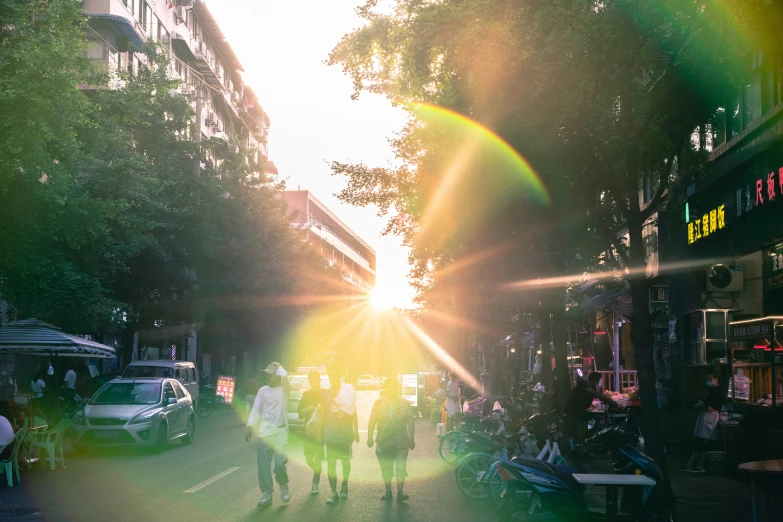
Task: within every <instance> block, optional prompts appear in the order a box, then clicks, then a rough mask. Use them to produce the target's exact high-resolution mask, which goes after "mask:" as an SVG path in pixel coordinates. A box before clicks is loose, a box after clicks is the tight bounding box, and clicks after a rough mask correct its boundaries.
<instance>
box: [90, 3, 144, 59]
mask: <svg viewBox="0 0 783 522" xmlns="http://www.w3.org/2000/svg"><path fill="white" fill-rule="evenodd" d="M82 8H83V9H84V13H85V14H86V15H87V17H88V19H89V22H90V25H91V26H93V27H108V28H110V29H111V30H112V31H114V32H115V33H116V34H117V36H119V37H121V38H124V39H125V40H127V41H128V43H130V44H133V46H135V47H137V48H141V46H142V45H143V43H144V42H145V41H146V40H147V32H146V30H145V29H144V26H143V25H142V24H141V23H140V22H139V21H138V20H137V19H136V17H135V16H134V15H133V13H132V12H131V11H130V9H129V8H128V7H127V6H126V5H125V4H124V3H123V2H122V0H84V1H83V2H82Z"/></svg>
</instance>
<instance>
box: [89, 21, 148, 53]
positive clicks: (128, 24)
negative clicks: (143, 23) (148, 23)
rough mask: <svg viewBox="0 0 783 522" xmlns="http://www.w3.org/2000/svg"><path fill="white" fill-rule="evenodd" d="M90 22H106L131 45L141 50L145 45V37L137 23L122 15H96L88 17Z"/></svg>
mask: <svg viewBox="0 0 783 522" xmlns="http://www.w3.org/2000/svg"><path fill="white" fill-rule="evenodd" d="M87 16H88V17H89V19H90V22H91V23H92V22H105V23H107V24H109V25H111V26H112V27H113V28H114V29H116V30H117V31H119V32H120V33H121V34H122V35H123V36H124V37H125V38H127V39H128V41H129V42H130V43H132V44H133V45H134V46H136V47H138V48H139V49H141V46H142V44H143V43H144V39H145V35H144V33H143V32H142V31H141V30H140V29H137V27H136V23H135V22H133V21H131V20H129V19H127V18H125V17H124V16H120V15H111V14H96V15H87Z"/></svg>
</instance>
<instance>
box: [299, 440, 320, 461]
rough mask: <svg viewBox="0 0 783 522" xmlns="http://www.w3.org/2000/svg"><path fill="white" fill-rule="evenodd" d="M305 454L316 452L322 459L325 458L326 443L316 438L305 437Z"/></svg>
mask: <svg viewBox="0 0 783 522" xmlns="http://www.w3.org/2000/svg"><path fill="white" fill-rule="evenodd" d="M303 446H304V454H305V456H309V455H312V454H314V453H315V454H316V455H317V456H319V457H320V459H321V460H324V443H323V442H318V441H316V440H313V439H310V438H305V439H304V444H303Z"/></svg>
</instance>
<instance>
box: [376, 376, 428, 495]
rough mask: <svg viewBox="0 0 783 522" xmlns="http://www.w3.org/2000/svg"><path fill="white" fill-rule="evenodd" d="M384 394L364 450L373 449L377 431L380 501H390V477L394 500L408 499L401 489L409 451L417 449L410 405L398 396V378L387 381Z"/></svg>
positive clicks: (378, 404)
mask: <svg viewBox="0 0 783 522" xmlns="http://www.w3.org/2000/svg"><path fill="white" fill-rule="evenodd" d="M384 389H385V390H386V395H385V396H383V397H382V398H380V399H378V400H377V401H375V404H374V405H373V407H372V414H371V415H370V423H369V425H368V427H367V447H368V448H372V447H373V435H374V433H375V429H376V427H377V429H378V436H377V441H376V442H377V445H376V447H375V456H376V457H378V463H379V464H380V466H381V477H382V478H383V484H384V485H385V486H386V493H385V494H384V495H383V496H382V497H381V499H382V500H391V499H392V478H394V477H396V479H397V501H398V502H404V501H406V500H408V495H406V494H405V492H404V490H403V488H404V486H405V478H406V477H407V476H408V470H407V463H408V451H409V450H412V449H415V448H416V443H415V442H414V426H415V425H414V422H413V411H412V406H411V403H410V402H408V401H407V400H405V399H403V398H402V397H401V396H400V386H399V384H398V383H397V379H393V378H391V379H387V380H386V383H385V384H384Z"/></svg>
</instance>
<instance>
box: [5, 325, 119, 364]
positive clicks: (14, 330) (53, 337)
mask: <svg viewBox="0 0 783 522" xmlns="http://www.w3.org/2000/svg"><path fill="white" fill-rule="evenodd" d="M0 354H15V355H39V356H57V357H90V358H102V359H111V358H113V357H115V356H116V352H115V350H114V348H112V347H111V346H106V345H104V344H100V343H96V342H95V341H88V340H87V339H83V338H81V337H77V336H75V335H69V334H67V333H64V332H62V331H60V329H59V328H57V327H55V326H52V325H50V324H47V323H44V322H43V321H39V320H38V319H27V320H25V321H14V322H11V323H8V324H7V325H5V327H3V328H0Z"/></svg>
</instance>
